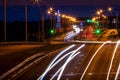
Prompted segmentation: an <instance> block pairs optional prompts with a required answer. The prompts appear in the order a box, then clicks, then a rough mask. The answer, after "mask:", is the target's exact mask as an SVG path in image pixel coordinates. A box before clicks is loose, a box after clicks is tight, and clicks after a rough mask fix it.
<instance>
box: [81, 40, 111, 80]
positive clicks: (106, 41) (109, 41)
mask: <svg viewBox="0 0 120 80" xmlns="http://www.w3.org/2000/svg"><path fill="white" fill-rule="evenodd" d="M107 43H110V41H106V42H104V43H103V44H102V45H101V46H100V47H99V48H98V49H97V51H96V52H95V54H94V55H93V56H92V58H91V59H90V61H89V63H88V65H87V67H86V69H85V70H84V72H83V74H82V76H81V78H80V80H83V77H84V75H85V73H86V71H87V70H88V68H89V66H90V64H91V62H92V61H93V59H94V57H95V56H96V55H97V53H98V51H99V50H100V49H101V48H102V47H103V46H104V45H105V44H107Z"/></svg>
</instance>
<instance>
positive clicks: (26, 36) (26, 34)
mask: <svg viewBox="0 0 120 80" xmlns="http://www.w3.org/2000/svg"><path fill="white" fill-rule="evenodd" d="M25 41H26V42H27V41H28V32H27V5H25Z"/></svg>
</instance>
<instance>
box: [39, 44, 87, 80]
mask: <svg viewBox="0 0 120 80" xmlns="http://www.w3.org/2000/svg"><path fill="white" fill-rule="evenodd" d="M74 46H75V45H71V46H70V47H68V48H66V49H65V50H63V51H62V52H61V53H60V54H58V55H57V56H56V57H55V58H54V59H53V61H52V62H51V63H50V65H49V66H48V68H47V69H46V71H45V72H44V73H43V74H42V75H41V76H40V77H39V78H38V80H43V78H44V77H45V75H46V74H47V73H48V72H49V71H50V70H51V69H52V68H53V67H54V66H55V65H57V64H58V63H59V62H60V61H62V60H63V59H64V58H65V57H67V56H68V55H69V57H68V59H67V60H66V62H65V63H64V64H63V66H62V67H61V68H60V69H58V71H57V72H56V73H55V74H54V75H53V77H52V78H51V79H53V78H54V77H55V76H56V75H57V74H58V73H59V76H58V78H57V80H59V79H60V78H61V76H62V73H63V71H64V69H65V67H66V66H67V64H68V63H69V62H70V61H71V60H72V59H73V58H74V57H75V56H76V55H78V54H79V53H80V52H78V50H80V49H81V48H83V47H84V46H85V44H83V45H81V46H80V47H78V48H77V49H75V50H73V51H71V52H69V53H67V54H64V53H65V52H66V51H67V50H69V49H71V48H73V47H74ZM63 54H64V55H63ZM61 55H63V56H62V57H61V58H60V56H61Z"/></svg>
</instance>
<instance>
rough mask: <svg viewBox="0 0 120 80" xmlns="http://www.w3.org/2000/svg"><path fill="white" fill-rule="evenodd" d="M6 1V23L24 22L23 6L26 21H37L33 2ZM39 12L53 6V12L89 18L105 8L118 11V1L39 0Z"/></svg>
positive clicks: (0, 0) (0, 2)
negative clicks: (25, 9) (26, 14)
mask: <svg viewBox="0 0 120 80" xmlns="http://www.w3.org/2000/svg"><path fill="white" fill-rule="evenodd" d="M3 1H4V0H0V21H1V20H2V21H3ZM6 1H7V21H16V20H17V21H24V5H25V4H27V5H28V6H29V7H28V20H29V21H37V20H38V15H39V14H38V13H39V12H38V5H37V4H36V5H35V4H34V1H33V0H6ZM39 4H40V6H41V7H40V12H41V14H43V13H44V14H45V13H46V12H45V10H46V9H47V8H48V7H49V6H51V5H52V6H53V7H54V8H55V10H58V9H59V10H60V11H61V13H65V14H68V15H71V16H75V17H91V16H92V15H94V14H95V12H96V10H97V9H99V8H103V9H105V8H107V7H109V6H111V7H113V8H115V9H116V10H118V9H120V0H43V1H42V0H40V3H39Z"/></svg>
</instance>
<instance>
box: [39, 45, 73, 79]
mask: <svg viewBox="0 0 120 80" xmlns="http://www.w3.org/2000/svg"><path fill="white" fill-rule="evenodd" d="M74 46H75V45H71V46H69V47H68V48H66V49H65V50H63V51H62V52H61V53H60V54H58V55H57V56H56V57H55V58H54V59H53V61H52V62H51V63H50V64H49V66H48V67H47V69H46V71H45V72H44V73H43V74H42V75H41V76H40V77H39V78H38V80H43V78H44V76H45V75H46V74H47V73H48V71H49V70H50V68H51V67H52V65H53V64H54V62H55V61H56V60H57V59H58V58H59V57H60V56H61V55H62V54H63V53H65V52H66V51H67V50H69V49H71V48H72V47H74Z"/></svg>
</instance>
